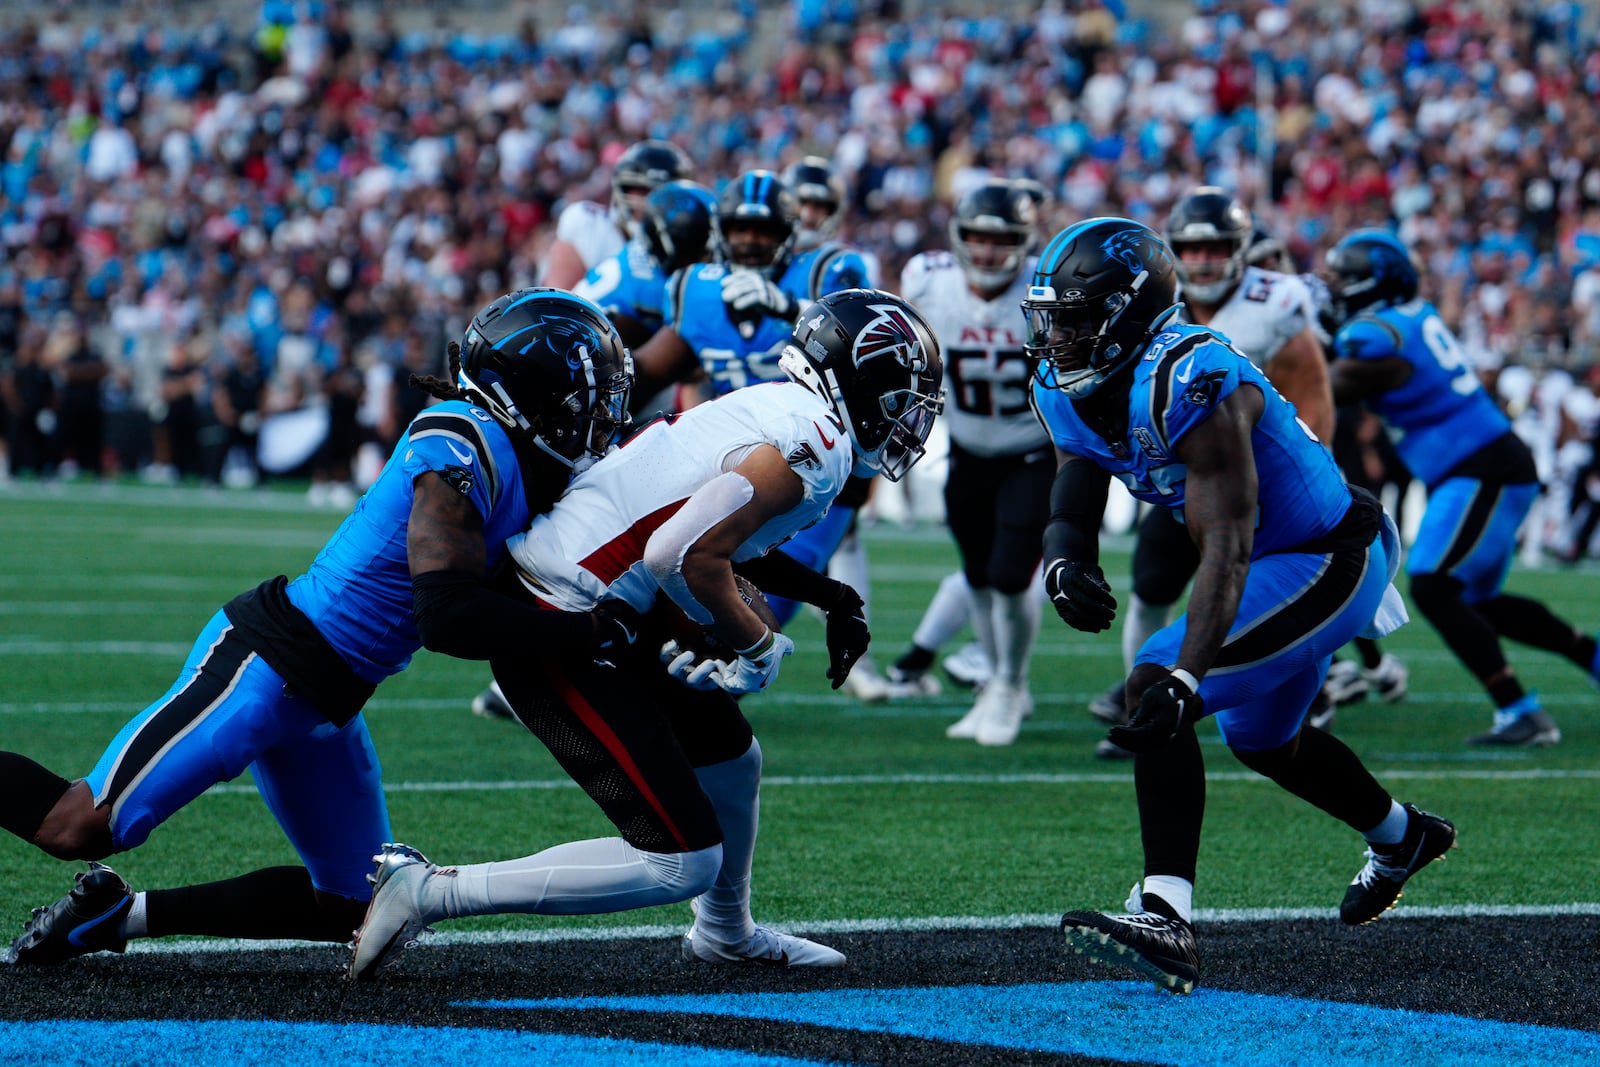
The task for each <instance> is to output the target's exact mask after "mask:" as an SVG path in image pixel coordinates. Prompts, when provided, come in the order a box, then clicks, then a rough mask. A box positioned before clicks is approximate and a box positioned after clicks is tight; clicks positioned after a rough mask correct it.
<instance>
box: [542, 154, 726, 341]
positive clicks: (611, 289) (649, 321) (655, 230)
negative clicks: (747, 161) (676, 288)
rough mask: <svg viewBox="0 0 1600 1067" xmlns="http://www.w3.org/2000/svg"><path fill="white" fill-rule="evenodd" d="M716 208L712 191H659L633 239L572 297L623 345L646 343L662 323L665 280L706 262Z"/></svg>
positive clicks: (681, 186) (682, 185)
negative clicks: (600, 314)
mask: <svg viewBox="0 0 1600 1067" xmlns="http://www.w3.org/2000/svg"><path fill="white" fill-rule="evenodd" d="M716 207H717V198H716V197H714V196H712V195H711V190H709V189H707V188H706V187H705V186H703V185H700V184H698V183H696V182H691V181H673V182H667V183H666V184H665V185H662V186H659V187H657V188H656V190H655V191H654V192H652V193H651V194H650V196H649V197H648V198H647V199H646V200H645V207H644V213H643V215H642V216H641V217H640V220H639V225H638V228H637V230H636V231H635V234H634V237H633V239H632V240H631V241H629V242H628V243H627V245H626V246H624V247H623V249H622V251H620V252H618V253H617V254H616V255H614V256H612V257H610V258H609V259H604V260H602V261H600V262H599V263H598V264H596V265H595V267H594V269H593V270H591V271H589V273H588V274H587V275H585V276H584V279H583V281H581V282H579V283H578V284H577V285H575V286H574V287H573V289H572V291H573V292H574V293H576V294H578V295H579V296H581V297H583V298H584V299H585V300H588V301H590V302H591V303H593V304H594V305H595V306H597V307H599V308H600V310H602V311H604V312H605V313H606V317H607V318H609V319H610V320H611V324H612V325H613V326H615V327H616V328H617V332H618V333H619V334H621V335H622V340H623V341H624V342H625V343H626V344H628V345H630V346H633V345H639V344H642V343H643V342H645V341H647V340H649V339H650V337H651V336H652V335H653V334H654V333H655V332H656V331H657V330H659V329H660V328H661V325H662V322H663V315H664V311H665V307H666V296H667V279H668V278H669V277H670V276H671V275H672V274H674V273H675V272H677V271H679V270H682V269H683V268H685V267H688V266H692V265H693V264H696V263H699V262H701V261H703V260H704V259H705V258H706V254H707V252H708V251H709V248H710V244H711V218H712V215H713V213H714V212H715V211H716Z"/></svg>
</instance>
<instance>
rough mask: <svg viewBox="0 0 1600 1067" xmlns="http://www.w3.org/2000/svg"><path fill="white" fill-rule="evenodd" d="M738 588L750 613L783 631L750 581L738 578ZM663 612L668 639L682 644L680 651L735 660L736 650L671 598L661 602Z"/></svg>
mask: <svg viewBox="0 0 1600 1067" xmlns="http://www.w3.org/2000/svg"><path fill="white" fill-rule="evenodd" d="M733 583H734V585H736V586H738V589H739V596H740V597H741V598H742V599H743V600H744V602H745V603H746V604H748V605H750V610H751V611H754V612H755V613H756V618H758V619H760V620H761V621H762V622H764V623H766V624H767V625H768V626H769V627H771V628H772V629H773V630H778V629H781V627H779V625H778V616H777V615H776V614H775V613H774V612H773V610H772V605H771V604H769V603H767V598H766V596H765V595H764V594H763V593H762V592H761V590H759V589H757V588H756V586H755V583H754V582H752V581H750V579H748V578H745V577H742V576H740V575H737V574H735V575H734V576H733ZM661 603H662V605H663V610H664V612H665V615H666V627H667V636H669V637H671V638H672V639H673V640H674V641H676V642H678V647H679V648H685V649H689V650H691V651H693V652H695V653H697V654H698V655H700V656H709V657H711V658H713V659H721V660H728V659H732V658H733V656H734V654H735V653H734V651H733V649H731V648H729V647H728V646H727V645H726V644H725V643H724V642H722V641H720V640H718V639H717V637H716V636H715V635H714V634H712V632H711V631H710V630H709V629H706V628H705V627H702V626H701V625H700V624H699V623H697V622H695V621H694V620H693V619H691V618H689V616H688V615H686V614H684V611H683V609H682V608H680V607H678V605H676V604H674V603H673V602H672V600H671V598H669V597H666V596H663V597H662V598H661Z"/></svg>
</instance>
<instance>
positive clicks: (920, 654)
mask: <svg viewBox="0 0 1600 1067" xmlns="http://www.w3.org/2000/svg"><path fill="white" fill-rule="evenodd" d="M894 665H895V666H896V667H898V668H900V669H901V670H903V671H906V672H907V673H917V672H920V671H925V670H927V669H928V668H929V667H931V666H933V653H932V652H931V651H930V650H928V649H926V648H923V647H922V646H921V645H912V646H911V651H910V652H907V653H906V654H905V655H903V656H901V657H900V658H899V659H897V660H895V661H894Z"/></svg>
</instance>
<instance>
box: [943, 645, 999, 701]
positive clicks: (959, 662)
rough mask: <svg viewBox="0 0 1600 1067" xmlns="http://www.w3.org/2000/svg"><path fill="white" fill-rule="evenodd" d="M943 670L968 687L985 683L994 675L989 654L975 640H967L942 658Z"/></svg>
mask: <svg viewBox="0 0 1600 1067" xmlns="http://www.w3.org/2000/svg"><path fill="white" fill-rule="evenodd" d="M943 666H944V672H945V673H946V674H948V675H949V676H950V677H951V678H953V679H955V680H956V681H957V682H958V683H960V684H961V685H964V686H967V687H968V688H969V689H972V688H979V687H982V686H983V685H985V684H987V683H988V681H989V679H990V678H991V677H993V676H994V664H993V663H991V662H990V661H989V654H988V653H987V652H985V651H984V650H983V646H982V645H980V644H979V643H978V642H976V641H969V642H968V643H966V644H965V645H962V646H961V647H960V648H958V649H956V651H954V652H952V653H951V654H950V655H948V656H946V657H945V658H944V660H943Z"/></svg>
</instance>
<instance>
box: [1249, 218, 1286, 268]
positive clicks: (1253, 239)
mask: <svg viewBox="0 0 1600 1067" xmlns="http://www.w3.org/2000/svg"><path fill="white" fill-rule="evenodd" d="M1244 262H1245V266H1248V267H1260V268H1261V269H1262V270H1271V271H1277V272H1278V273H1279V274H1294V273H1295V272H1296V268H1295V265H1294V257H1293V256H1291V255H1290V254H1289V246H1288V245H1286V244H1284V243H1283V242H1282V241H1280V240H1278V239H1277V238H1276V237H1274V236H1272V234H1270V233H1268V232H1267V231H1266V230H1265V229H1263V228H1262V227H1260V226H1257V227H1255V228H1254V229H1253V230H1251V231H1250V244H1249V245H1247V246H1246V247H1245V250H1244Z"/></svg>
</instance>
